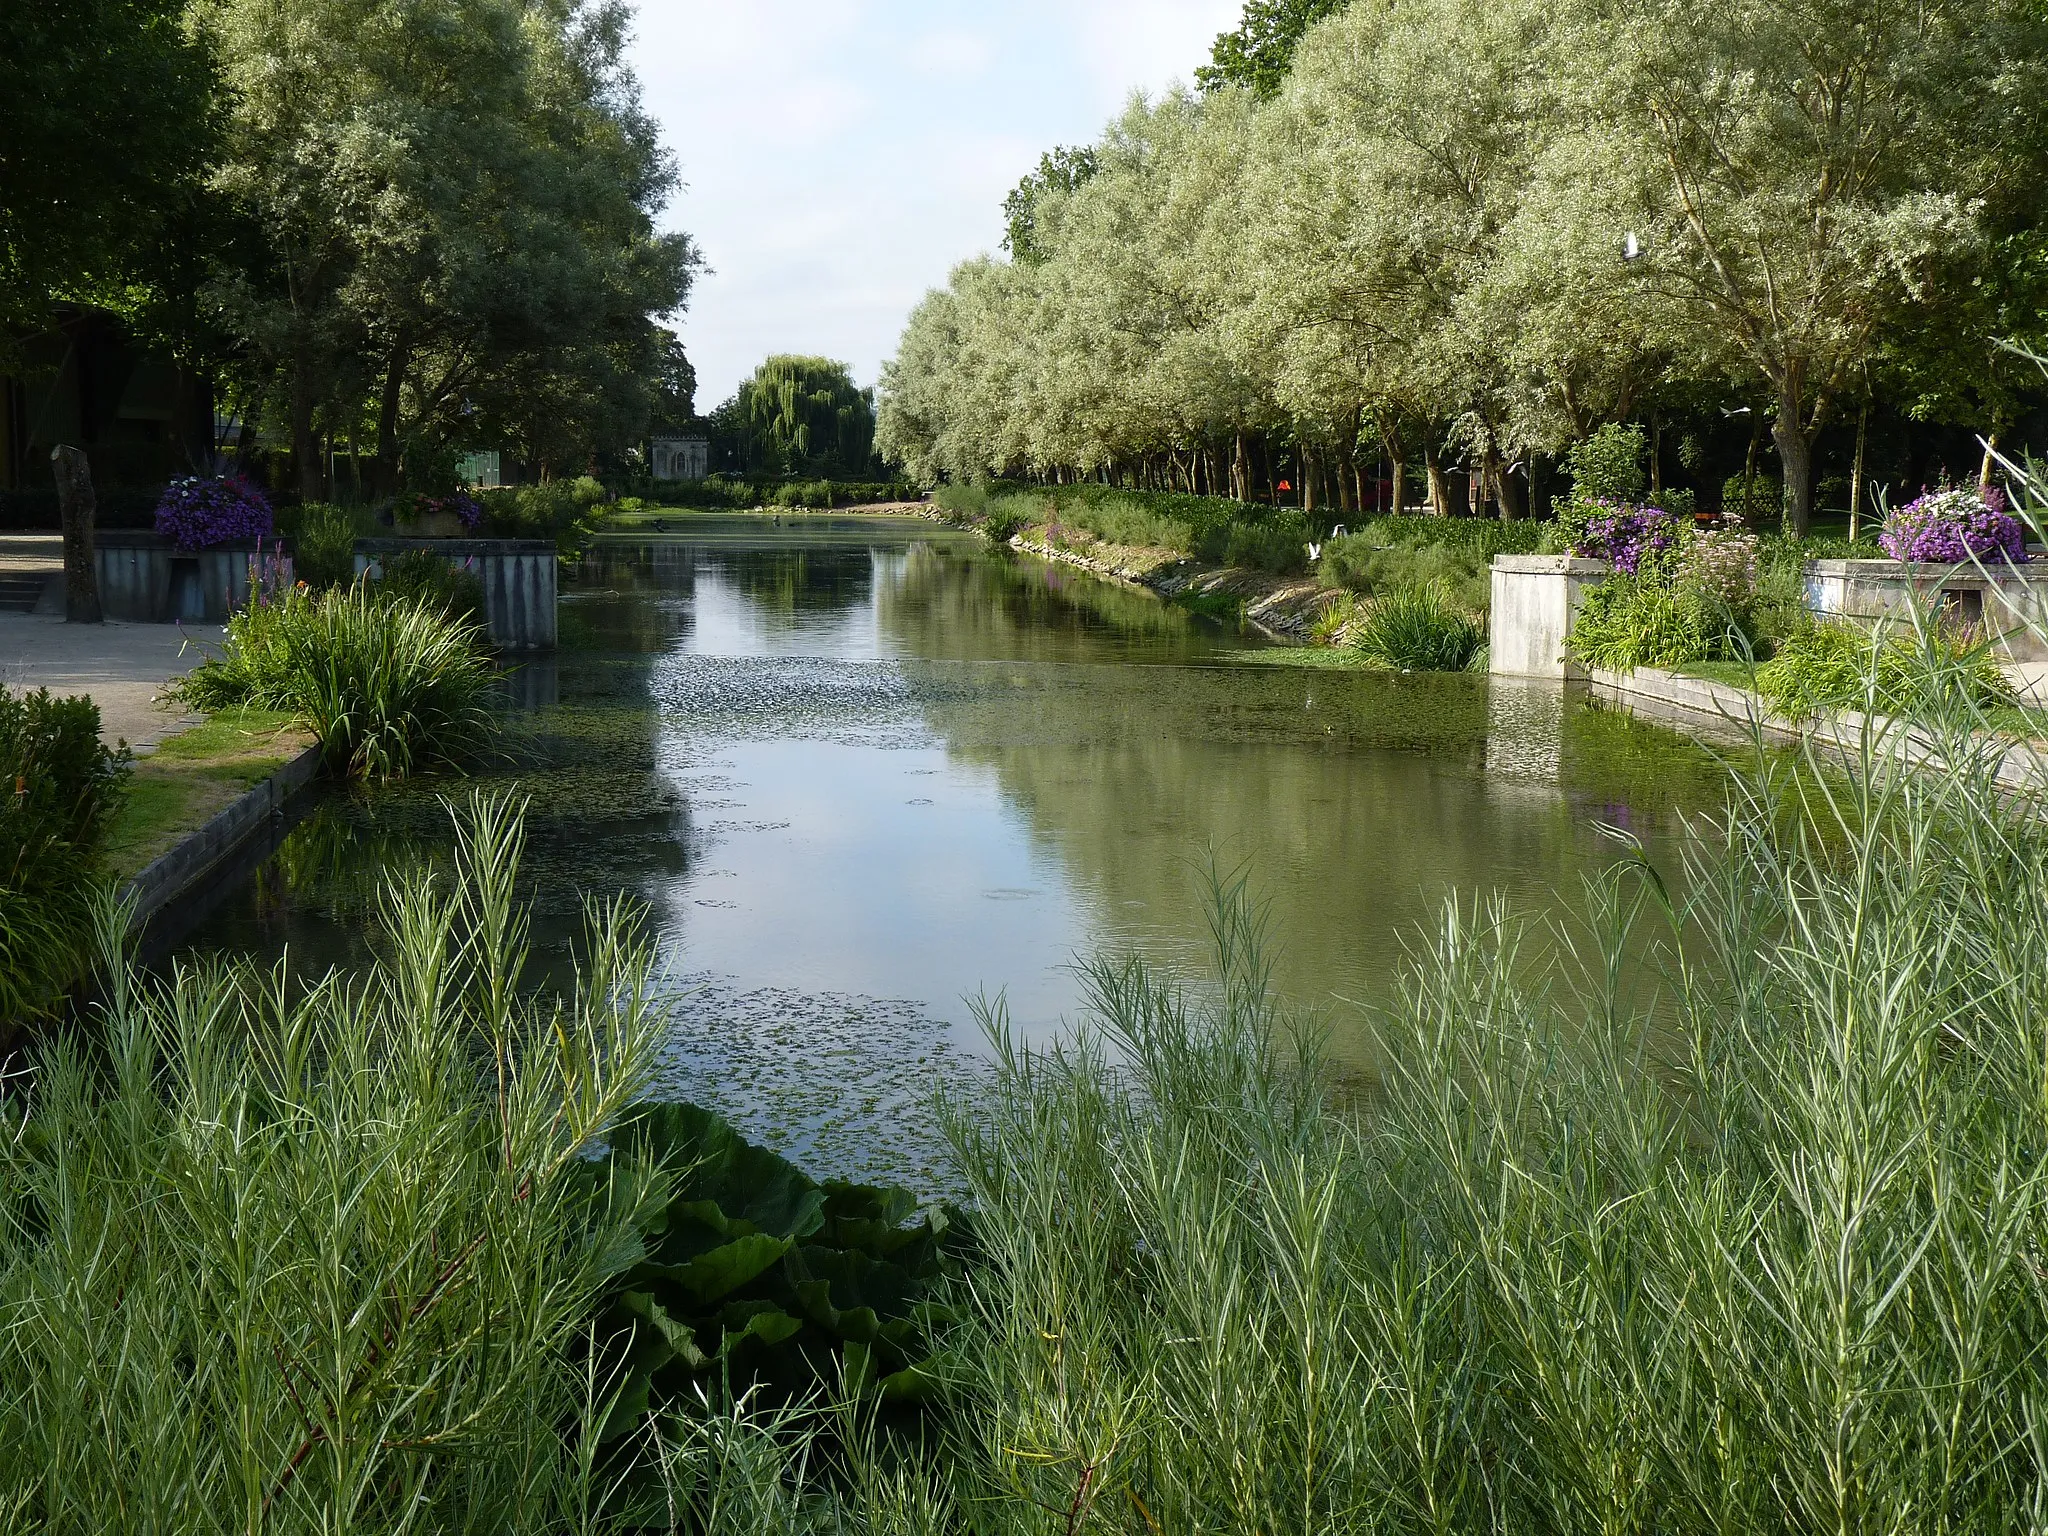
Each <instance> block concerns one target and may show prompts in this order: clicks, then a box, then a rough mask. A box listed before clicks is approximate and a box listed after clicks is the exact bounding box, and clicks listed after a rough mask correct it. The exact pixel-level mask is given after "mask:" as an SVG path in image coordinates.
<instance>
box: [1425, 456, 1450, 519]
mask: <svg viewBox="0 0 2048 1536" xmlns="http://www.w3.org/2000/svg"><path fill="white" fill-rule="evenodd" d="M1422 467H1423V469H1424V470H1425V471H1426V472H1427V473H1428V475H1429V511H1430V515H1431V516H1432V517H1449V516H1450V515H1451V489H1450V487H1449V486H1448V485H1446V484H1445V483H1444V466H1443V460H1441V459H1440V458H1438V457H1437V451H1436V444H1435V443H1424V444H1423V445H1422Z"/></svg>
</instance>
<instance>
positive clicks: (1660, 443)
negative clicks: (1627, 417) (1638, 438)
mask: <svg viewBox="0 0 2048 1536" xmlns="http://www.w3.org/2000/svg"><path fill="white" fill-rule="evenodd" d="M1663 490H1664V418H1663V417H1661V416H1657V415H1654V414H1653V415H1652V416H1651V417H1650V494H1651V495H1652V496H1658V495H1661V494H1662V493H1663Z"/></svg>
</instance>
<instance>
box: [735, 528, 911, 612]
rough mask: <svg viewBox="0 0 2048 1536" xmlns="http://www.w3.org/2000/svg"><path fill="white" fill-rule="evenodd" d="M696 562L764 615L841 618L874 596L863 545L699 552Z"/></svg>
mask: <svg viewBox="0 0 2048 1536" xmlns="http://www.w3.org/2000/svg"><path fill="white" fill-rule="evenodd" d="M697 561H698V566H699V568H700V569H710V570H715V571H717V572H718V574H719V575H720V576H722V577H724V578H725V580H726V582H727V583H728V584H729V585H730V586H731V587H732V588H733V589H734V590H735V591H737V592H739V593H741V594H743V595H744V596H745V597H746V598H747V599H748V601H750V602H752V603H754V604H756V605H757V606H759V607H761V608H763V609H766V610H767V611H768V612H770V613H776V614H798V613H843V612H845V611H846V610H847V609H849V608H860V607H864V606H865V605H866V604H867V603H868V602H869V600H870V599H871V597H872V596H873V593H874V584H875V583H874V565H875V562H874V556H873V554H872V553H871V552H870V550H869V549H868V547H867V546H866V545H865V544H862V545H859V546H845V547H838V548H833V547H824V548H818V547H805V548H796V549H734V550H727V549H718V550H705V551H702V552H700V553H699V555H698V557H697Z"/></svg>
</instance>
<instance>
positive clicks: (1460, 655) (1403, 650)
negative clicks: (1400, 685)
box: [1350, 582, 1486, 672]
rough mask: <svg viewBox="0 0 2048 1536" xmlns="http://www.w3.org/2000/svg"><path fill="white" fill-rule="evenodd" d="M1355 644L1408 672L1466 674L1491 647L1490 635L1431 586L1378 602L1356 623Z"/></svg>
mask: <svg viewBox="0 0 2048 1536" xmlns="http://www.w3.org/2000/svg"><path fill="white" fill-rule="evenodd" d="M1350 643H1351V645H1352V646H1353V647H1354V648H1355V649H1356V650H1357V651H1359V652H1360V653H1361V654H1362V655H1364V656H1365V657H1366V658H1368V659H1369V660H1372V661H1377V662H1380V663H1382V664H1384V665H1386V666H1389V667H1398V668H1399V669H1400V670H1402V671H1403V672H1463V671H1465V670H1466V669H1467V668H1469V667H1470V666H1471V665H1472V662H1473V660H1474V658H1475V657H1477V656H1478V654H1479V651H1480V648H1481V647H1482V646H1484V645H1485V644H1486V632H1485V631H1484V630H1483V629H1481V628H1480V627H1479V624H1478V623H1477V622H1476V621H1475V620H1474V619H1473V618H1472V617H1471V616H1470V615H1469V614H1466V613H1464V612H1463V611H1461V610H1460V609H1459V608H1458V607H1456V606H1455V605H1454V604H1453V603H1452V602H1451V599H1450V594H1449V593H1448V592H1447V591H1446V590H1445V588H1444V586H1443V585H1442V584H1441V583H1439V582H1431V583H1429V584H1428V585H1426V586H1421V587H1414V588H1410V589H1408V590H1406V591H1393V592H1386V593H1382V594H1381V595H1379V596H1378V597H1375V598H1374V599H1373V601H1372V602H1371V603H1370V604H1368V605H1366V606H1365V608H1364V609H1363V611H1362V612H1361V613H1360V615H1359V616H1358V618H1357V619H1356V620H1354V621H1353V623H1352V626H1351V639H1350Z"/></svg>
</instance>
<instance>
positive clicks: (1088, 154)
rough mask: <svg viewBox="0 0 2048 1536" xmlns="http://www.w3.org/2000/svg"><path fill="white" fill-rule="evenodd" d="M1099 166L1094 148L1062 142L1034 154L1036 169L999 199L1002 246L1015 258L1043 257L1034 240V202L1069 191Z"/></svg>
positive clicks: (1035, 214) (1035, 212) (1090, 176)
mask: <svg viewBox="0 0 2048 1536" xmlns="http://www.w3.org/2000/svg"><path fill="white" fill-rule="evenodd" d="M1100 169H1102V165H1101V162H1100V161H1099V160H1098V159H1097V158H1096V155H1095V151H1094V150H1093V149H1090V148H1088V147H1086V146H1085V145H1084V146H1083V147H1081V148H1079V149H1069V148H1067V147H1066V146H1065V145H1062V146H1060V147H1059V148H1058V149H1055V150H1053V151H1052V152H1051V153H1050V154H1045V155H1040V156H1039V157H1038V169H1037V170H1036V171H1033V172H1032V173H1031V174H1030V175H1028V176H1026V177H1025V178H1024V179H1023V180H1022V181H1020V182H1018V183H1017V185H1016V186H1014V187H1012V188H1011V189H1010V194H1009V196H1007V197H1005V198H1004V199H1003V228H1004V234H1003V249H1004V250H1006V251H1008V252H1009V253H1010V254H1011V255H1012V256H1014V257H1015V258H1016V259H1017V260H1018V261H1025V262H1032V261H1043V260H1044V259H1045V253H1044V251H1043V250H1042V249H1041V248H1040V247H1039V244H1038V219H1039V212H1038V205H1039V201H1040V199H1042V198H1044V197H1046V196H1047V195H1048V194H1061V193H1072V192H1075V191H1078V190H1079V189H1080V188H1081V187H1082V186H1083V185H1085V184H1086V183H1087V182H1089V181H1091V180H1093V179H1094V177H1095V173H1096V172H1097V171H1099V170H1100Z"/></svg>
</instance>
